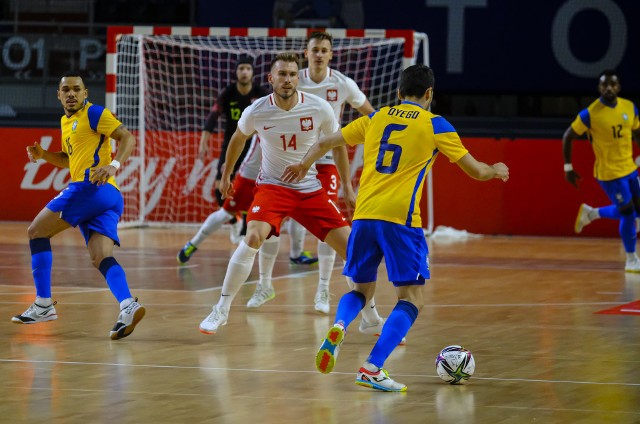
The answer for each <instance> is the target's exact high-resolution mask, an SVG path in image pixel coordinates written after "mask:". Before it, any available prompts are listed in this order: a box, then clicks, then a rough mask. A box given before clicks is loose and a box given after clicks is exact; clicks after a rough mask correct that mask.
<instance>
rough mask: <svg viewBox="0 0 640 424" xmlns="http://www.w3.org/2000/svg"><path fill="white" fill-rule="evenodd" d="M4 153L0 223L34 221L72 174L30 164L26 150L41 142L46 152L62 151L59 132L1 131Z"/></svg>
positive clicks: (42, 162) (21, 129)
mask: <svg viewBox="0 0 640 424" xmlns="http://www.w3.org/2000/svg"><path fill="white" fill-rule="evenodd" d="M0 140H2V142H1V143H2V152H3V157H4V160H3V164H2V168H3V171H2V174H3V180H4V181H3V184H0V199H2V206H1V207H0V220H2V221H31V220H32V219H33V218H35V216H36V215H37V214H38V212H39V211H40V210H41V209H42V208H43V207H44V206H45V205H46V204H47V203H48V202H49V200H51V199H53V198H54V197H55V196H56V195H57V194H58V192H60V191H61V190H63V189H64V188H65V187H66V186H67V184H69V170H68V169H60V168H57V167H55V166H53V165H50V164H48V163H46V162H44V161H39V162H38V163H31V162H30V161H29V159H28V158H27V146H30V145H33V143H35V142H38V143H40V144H41V145H42V147H44V148H45V149H47V150H54V151H60V150H62V149H61V147H60V129H59V128H42V129H40V128H39V129H26V128H0Z"/></svg>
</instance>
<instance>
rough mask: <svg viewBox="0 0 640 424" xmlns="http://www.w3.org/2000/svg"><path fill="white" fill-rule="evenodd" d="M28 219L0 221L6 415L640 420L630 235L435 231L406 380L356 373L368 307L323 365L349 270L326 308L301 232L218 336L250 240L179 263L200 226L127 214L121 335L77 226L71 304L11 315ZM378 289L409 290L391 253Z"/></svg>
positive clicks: (69, 254) (60, 252)
mask: <svg viewBox="0 0 640 424" xmlns="http://www.w3.org/2000/svg"><path fill="white" fill-rule="evenodd" d="M26 227H27V223H1V224H0V251H1V252H2V255H0V317H1V319H0V332H1V334H2V336H3V337H2V339H3V343H2V344H1V345H0V346H1V347H0V379H1V381H2V385H1V386H0V399H1V400H0V422H3V423H4V422H6V423H22V422H25V423H26V422H28V423H34V422H42V423H47V424H48V423H122V424H124V423H190V424H194V423H214V422H215V423H251V422H258V423H304V424H312V423H322V424H325V423H328V424H333V423H640V342H639V339H640V336H639V335H640V307H639V306H638V304H637V303H636V304H634V303H633V302H635V301H638V300H640V275H629V274H625V273H624V271H623V267H624V259H623V258H624V254H623V252H622V249H621V247H620V243H619V241H618V240H615V239H578V238H570V239H565V238H523V237H490V236H489V237H483V238H478V239H470V240H466V241H460V240H450V239H449V240H447V239H439V240H430V241H429V245H430V250H431V269H432V280H431V281H430V282H429V283H428V285H427V286H426V288H425V294H426V300H427V306H426V307H425V309H423V311H422V313H421V314H420V316H419V317H418V320H417V321H416V324H415V325H414V327H413V328H412V330H411V331H410V333H409V334H408V336H407V339H408V342H407V345H406V346H404V347H398V348H397V349H396V351H394V353H393V354H392V355H391V357H390V358H389V360H388V361H387V364H386V368H387V369H388V370H389V373H390V374H391V376H392V377H394V378H395V379H396V380H398V381H401V382H403V383H405V384H407V385H408V391H407V392H406V393H404V394H399V393H381V392H376V391H372V390H369V389H366V388H363V387H360V386H357V385H355V384H354V378H355V372H356V371H357V369H358V367H359V366H360V364H361V362H362V361H363V360H364V359H366V357H367V355H368V353H369V351H370V349H371V347H372V346H373V343H374V341H375V338H374V337H373V336H367V335H364V334H360V333H359V332H358V330H357V324H358V322H359V319H357V320H356V322H354V324H353V325H352V326H351V327H350V328H349V333H348V335H347V338H346V341H345V342H344V344H343V346H342V350H341V352H340V357H339V359H338V363H337V365H336V368H335V371H334V372H333V373H332V374H329V375H322V374H319V373H318V372H316V371H315V367H314V357H315V352H316V349H317V347H318V345H319V342H320V340H321V339H322V337H323V336H324V334H325V332H326V330H327V329H328V327H329V326H330V324H331V323H332V319H333V315H332V314H333V313H334V311H335V307H336V305H337V301H338V299H339V298H340V296H341V295H342V294H343V293H344V292H345V291H346V290H347V285H346V283H345V281H344V279H343V277H342V276H341V275H340V271H339V270H338V269H337V268H336V270H335V271H334V276H333V279H332V286H331V294H332V298H331V306H332V311H331V315H330V316H324V315H321V314H318V313H317V312H315V311H314V310H313V295H314V292H315V287H316V280H317V269H316V268H312V267H304V266H290V265H289V264H288V259H287V257H288V240H287V238H286V236H283V242H282V246H281V254H280V256H279V259H278V263H277V264H276V270H275V276H276V278H275V280H274V286H275V289H276V292H277V295H276V298H275V299H274V300H273V301H271V302H269V303H267V304H266V305H264V306H263V307H262V308H260V309H258V310H247V308H246V307H245V304H246V302H247V300H248V299H249V297H250V296H251V294H252V292H253V289H254V285H255V281H256V279H257V264H256V267H255V268H254V272H253V273H252V274H251V276H250V278H249V281H248V282H247V284H246V285H245V286H243V288H242V290H241V291H240V293H239V294H238V296H237V297H236V299H235V301H234V307H233V308H232V310H231V314H230V318H229V323H228V324H227V325H226V326H225V327H222V328H221V330H220V331H219V332H218V333H217V334H216V335H211V336H206V335H203V334H201V333H200V332H199V331H198V324H199V322H200V321H201V320H202V319H203V318H204V317H205V316H206V315H207V314H208V313H209V311H210V308H211V305H212V303H213V302H215V301H217V299H218V296H219V293H220V286H221V284H222V279H223V276H224V272H225V270H226V265H227V262H228V259H229V257H230V255H231V253H232V252H233V246H232V245H231V244H230V243H229V241H228V233H227V231H226V230H222V231H221V232H220V233H219V234H217V235H214V236H213V237H211V238H210V239H208V240H207V241H206V242H205V243H204V244H203V245H202V246H201V248H200V249H199V251H198V252H197V253H196V255H195V256H194V257H193V259H192V260H191V261H190V262H189V264H188V266H183V267H180V266H178V265H177V263H176V261H175V255H176V253H177V251H178V250H179V249H180V247H181V246H182V245H183V244H184V243H185V242H186V240H188V239H189V237H190V236H191V235H192V234H193V232H194V229H193V228H178V229H130V230H122V231H121V238H122V247H121V248H120V249H117V251H116V258H117V259H118V261H119V262H120V263H121V264H122V265H123V266H124V268H125V271H126V272H127V277H128V280H129V283H130V286H131V289H132V293H133V294H134V295H135V296H138V297H139V299H140V302H141V303H143V304H144V305H145V307H146V308H147V315H146V317H145V319H144V320H143V321H142V322H141V323H140V325H139V326H138V327H137V329H136V331H135V332H134V333H133V334H132V335H131V336H130V337H128V338H126V339H123V340H119V341H111V340H110V339H109V330H110V329H111V327H112V326H113V324H114V322H115V319H116V317H117V314H118V306H117V304H116V302H115V300H114V299H113V297H112V296H111V294H110V292H109V291H108V289H107V287H106V283H105V282H104V281H103V279H102V276H101V275H100V273H99V272H98V271H97V270H95V269H93V268H92V266H91V263H90V261H89V259H88V255H87V252H86V250H85V247H84V244H83V240H82V238H81V236H80V235H79V232H77V231H76V230H69V231H67V232H66V233H63V234H61V235H59V236H57V237H56V238H54V239H53V243H52V244H53V253H54V268H53V275H52V278H53V291H54V299H55V300H57V302H58V305H57V306H56V309H57V311H58V315H59V318H58V320H57V321H53V322H49V323H43V324H37V325H15V324H12V323H11V322H10V318H11V316H13V315H16V314H18V313H21V312H22V311H23V310H24V309H26V307H27V306H28V305H29V303H31V302H32V301H33V299H34V288H33V283H32V279H31V272H30V255H29V248H28V243H27V238H26ZM307 244H308V248H310V249H313V250H314V251H315V246H314V244H315V243H314V242H313V241H312V240H311V238H309V239H308V240H307ZM376 297H377V299H378V305H379V309H380V311H381V313H382V314H383V315H385V316H386V315H387V314H388V313H389V311H390V310H391V309H392V307H393V306H394V305H395V302H396V301H395V298H394V295H393V290H392V288H391V285H390V284H388V283H387V280H386V276H385V274H384V268H382V269H381V278H380V284H379V285H378V295H377V296H376ZM623 305H626V306H623ZM616 308H617V309H616ZM603 310H613V311H614V312H617V313H613V314H599V313H598V312H600V311H603ZM451 344H462V345H464V346H465V347H467V348H468V349H469V350H471V351H472V352H473V354H474V356H475V359H476V365H477V368H476V373H475V375H474V376H473V378H472V379H471V381H470V382H469V383H468V384H467V385H464V386H449V385H447V384H446V383H444V382H442V381H440V380H439V379H438V377H437V376H436V372H435V367H434V361H435V358H436V355H437V354H438V352H439V351H440V349H442V348H444V347H445V346H447V345H451Z"/></svg>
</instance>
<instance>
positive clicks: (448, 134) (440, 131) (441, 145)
mask: <svg viewBox="0 0 640 424" xmlns="http://www.w3.org/2000/svg"><path fill="white" fill-rule="evenodd" d="M431 124H432V125H433V136H434V140H435V143H436V147H437V149H438V151H440V152H442V153H443V154H444V155H445V156H446V157H448V158H449V161H450V162H452V163H453V162H457V161H459V160H460V159H462V157H463V156H464V155H466V154H467V153H469V151H468V150H467V149H465V147H464V146H463V145H462V141H461V140H460V136H459V135H458V133H457V132H456V130H455V128H453V125H451V124H450V123H449V121H447V120H446V119H444V118H443V117H442V116H434V117H433V118H431Z"/></svg>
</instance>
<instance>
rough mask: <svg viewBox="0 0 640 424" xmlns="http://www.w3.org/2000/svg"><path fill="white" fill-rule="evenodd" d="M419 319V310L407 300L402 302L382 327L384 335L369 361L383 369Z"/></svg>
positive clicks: (381, 336)
mask: <svg viewBox="0 0 640 424" xmlns="http://www.w3.org/2000/svg"><path fill="white" fill-rule="evenodd" d="M417 317H418V308H416V306H415V305H414V304H413V303H411V302H407V301H406V300H400V301H398V303H397V304H396V306H395V308H393V311H391V314H390V315H389V318H387V321H386V322H385V323H384V327H382V334H380V338H379V339H378V342H377V343H376V344H375V346H374V347H373V350H371V354H370V355H369V359H367V361H369V362H371V363H372V364H373V365H375V366H377V367H378V368H382V366H383V365H384V362H385V361H386V360H387V358H388V357H389V355H391V352H393V349H395V348H396V347H397V346H398V344H400V342H401V341H402V338H403V337H404V336H406V335H407V333H408V332H409V329H410V328H411V326H412V325H413V323H414V322H415V320H416V318H417Z"/></svg>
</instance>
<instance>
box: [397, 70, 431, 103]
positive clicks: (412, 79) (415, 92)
mask: <svg viewBox="0 0 640 424" xmlns="http://www.w3.org/2000/svg"><path fill="white" fill-rule="evenodd" d="M434 82H435V78H434V76H433V70H432V69H431V68H429V67H428V66H427V65H411V66H409V67H408V68H407V69H405V70H404V71H402V75H400V95H401V96H402V97H422V96H424V93H425V92H426V91H427V90H428V89H429V88H433V83H434Z"/></svg>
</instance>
